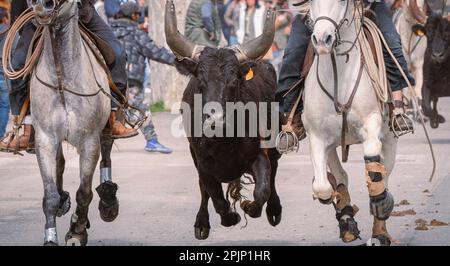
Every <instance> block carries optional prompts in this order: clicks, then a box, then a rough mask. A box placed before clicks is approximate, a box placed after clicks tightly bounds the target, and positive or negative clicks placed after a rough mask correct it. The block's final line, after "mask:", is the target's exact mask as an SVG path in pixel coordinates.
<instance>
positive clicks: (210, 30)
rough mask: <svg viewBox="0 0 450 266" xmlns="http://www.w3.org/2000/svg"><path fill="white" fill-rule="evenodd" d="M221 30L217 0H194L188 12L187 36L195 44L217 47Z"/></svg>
mask: <svg viewBox="0 0 450 266" xmlns="http://www.w3.org/2000/svg"><path fill="white" fill-rule="evenodd" d="M221 32H222V27H221V25H220V18H219V14H218V12H217V8H216V0H192V1H191V2H190V4H189V7H188V10H187V12H186V22H185V36H186V38H187V39H188V40H189V41H191V42H193V43H195V44H199V45H205V46H209V47H214V48H216V47H218V46H219V43H220V38H221V36H222V34H221Z"/></svg>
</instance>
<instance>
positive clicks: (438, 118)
mask: <svg viewBox="0 0 450 266" xmlns="http://www.w3.org/2000/svg"><path fill="white" fill-rule="evenodd" d="M437 120H438V122H439V124H444V123H445V117H443V116H442V115H438V116H437Z"/></svg>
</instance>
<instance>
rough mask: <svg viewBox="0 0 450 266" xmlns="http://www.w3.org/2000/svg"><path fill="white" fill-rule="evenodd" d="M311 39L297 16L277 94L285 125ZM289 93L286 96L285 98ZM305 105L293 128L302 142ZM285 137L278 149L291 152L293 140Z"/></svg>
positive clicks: (296, 116)
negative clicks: (302, 117) (295, 85)
mask: <svg viewBox="0 0 450 266" xmlns="http://www.w3.org/2000/svg"><path fill="white" fill-rule="evenodd" d="M310 37H311V31H310V30H309V29H308V27H307V26H306V24H305V22H304V18H303V17H302V16H301V15H297V16H296V17H295V19H294V22H293V24H292V31H291V35H290V37H289V41H288V45H287V47H286V49H285V52H284V56H283V63H282V66H281V70H280V76H279V79H278V90H277V92H276V99H277V101H279V103H280V109H281V110H280V111H281V113H282V114H283V124H285V123H286V121H287V118H288V116H289V113H290V112H291V110H292V108H293V106H294V104H295V102H296V100H297V98H298V96H299V90H298V88H296V89H293V90H291V91H290V92H289V90H290V89H291V87H292V86H293V85H294V84H295V83H296V82H298V81H299V80H300V78H301V72H302V68H303V64H304V61H305V57H306V51H307V49H308V44H309V41H310ZM286 93H287V95H286V96H284V95H285V94H286ZM302 109H303V103H301V102H300V104H299V105H298V106H297V109H296V111H295V112H296V115H295V116H294V121H293V123H292V127H293V130H294V133H295V134H296V135H297V137H298V139H299V140H302V139H303V138H304V137H305V136H306V135H305V133H304V129H303V123H302V121H301V111H302ZM285 138H287V135H283V136H282V137H281V139H280V142H279V145H278V149H279V150H289V147H291V146H292V145H294V141H293V139H292V138H287V139H285Z"/></svg>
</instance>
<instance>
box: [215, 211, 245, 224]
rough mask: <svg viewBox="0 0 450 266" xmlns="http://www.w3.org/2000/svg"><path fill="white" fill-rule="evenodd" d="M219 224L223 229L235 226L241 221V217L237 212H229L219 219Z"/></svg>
mask: <svg viewBox="0 0 450 266" xmlns="http://www.w3.org/2000/svg"><path fill="white" fill-rule="evenodd" d="M221 218H222V219H221V222H220V223H221V224H222V225H223V226H225V227H230V226H233V225H237V224H238V223H239V222H240V221H241V216H240V215H239V213H237V212H229V213H227V214H224V215H223V216H222V217H221Z"/></svg>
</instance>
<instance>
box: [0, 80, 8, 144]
mask: <svg viewBox="0 0 450 266" xmlns="http://www.w3.org/2000/svg"><path fill="white" fill-rule="evenodd" d="M8 119H9V99H8V87H7V86H6V81H5V78H4V77H3V75H0V138H1V137H3V136H4V135H5V129H6V125H7V124H8Z"/></svg>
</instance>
